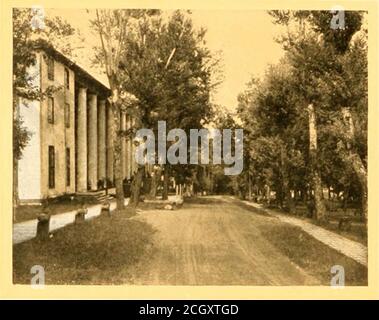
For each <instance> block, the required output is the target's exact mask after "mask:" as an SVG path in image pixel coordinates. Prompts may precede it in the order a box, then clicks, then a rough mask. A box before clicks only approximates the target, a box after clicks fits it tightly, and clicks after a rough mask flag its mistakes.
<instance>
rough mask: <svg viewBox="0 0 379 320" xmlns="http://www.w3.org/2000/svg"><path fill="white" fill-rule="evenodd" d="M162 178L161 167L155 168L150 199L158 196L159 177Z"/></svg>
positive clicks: (152, 175)
mask: <svg viewBox="0 0 379 320" xmlns="http://www.w3.org/2000/svg"><path fill="white" fill-rule="evenodd" d="M160 178H161V168H160V167H158V168H154V169H153V172H152V173H151V185H150V192H149V195H148V196H149V199H152V200H153V199H155V198H156V197H157V189H158V184H159V179H160Z"/></svg>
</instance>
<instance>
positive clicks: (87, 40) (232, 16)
mask: <svg viewBox="0 0 379 320" xmlns="http://www.w3.org/2000/svg"><path fill="white" fill-rule="evenodd" d="M46 15H48V16H54V15H56V16H60V17H62V18H63V19H65V20H67V21H68V22H69V23H70V24H71V25H72V26H73V27H74V28H76V29H79V30H80V33H81V34H82V35H83V36H84V42H83V43H81V44H80V45H81V46H82V47H83V48H84V49H83V48H82V51H83V50H84V52H85V54H84V55H83V54H82V56H83V57H86V58H88V57H89V55H90V52H91V48H92V47H93V46H94V45H99V39H98V37H97V36H96V35H95V34H93V33H92V31H91V28H90V24H89V20H90V19H91V18H93V17H94V15H93V12H92V13H91V12H87V11H86V10H78V9H75V10H70V9H63V10H62V9H59V10H57V9H47V10H46ZM192 19H193V22H194V26H195V27H196V28H200V27H204V28H206V29H207V34H206V41H207V46H208V48H209V49H210V50H211V51H212V52H214V53H216V54H218V53H219V52H221V53H220V54H221V58H222V60H221V70H222V73H223V82H222V84H221V85H220V86H219V87H218V89H217V91H216V92H215V93H214V94H213V102H214V103H217V104H219V105H221V106H225V107H226V108H227V109H229V110H230V111H233V110H234V109H235V108H236V106H237V96H238V94H239V93H240V92H242V91H243V90H244V88H245V85H246V83H247V82H248V81H249V80H250V78H251V76H253V75H254V76H260V75H262V74H263V73H264V71H265V69H266V68H267V66H268V65H269V64H270V63H277V62H278V61H279V59H280V57H281V56H282V55H283V50H282V49H281V47H280V45H279V44H278V43H276V42H275V37H276V36H277V35H278V34H279V33H280V32H281V29H280V28H281V27H279V26H276V25H274V24H273V23H272V21H271V17H270V16H269V15H268V14H267V12H265V11H260V10H249V11H242V10H193V11H192ZM88 53H89V54H88ZM79 60H80V61H79ZM79 60H78V62H79V64H80V65H82V66H84V67H87V68H90V64H89V62H88V61H84V60H85V59H84V60H83V59H79Z"/></svg>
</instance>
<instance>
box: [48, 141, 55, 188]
mask: <svg viewBox="0 0 379 320" xmlns="http://www.w3.org/2000/svg"><path fill="white" fill-rule="evenodd" d="M49 188H50V189H54V188H55V150H54V147H53V146H49Z"/></svg>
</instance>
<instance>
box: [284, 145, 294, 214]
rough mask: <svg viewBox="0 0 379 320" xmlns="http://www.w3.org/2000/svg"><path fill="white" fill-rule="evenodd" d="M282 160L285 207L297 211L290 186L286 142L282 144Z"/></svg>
mask: <svg viewBox="0 0 379 320" xmlns="http://www.w3.org/2000/svg"><path fill="white" fill-rule="evenodd" d="M280 162H281V175H282V192H283V195H284V201H285V205H284V207H285V209H286V210H288V212H289V213H295V211H296V209H295V202H294V201H293V199H292V194H291V190H290V188H289V177H288V168H287V155H286V150H285V145H284V143H282V144H281V146H280Z"/></svg>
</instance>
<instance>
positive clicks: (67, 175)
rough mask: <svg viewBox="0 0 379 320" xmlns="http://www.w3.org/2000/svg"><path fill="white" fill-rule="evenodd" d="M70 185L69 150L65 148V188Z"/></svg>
mask: <svg viewBox="0 0 379 320" xmlns="http://www.w3.org/2000/svg"><path fill="white" fill-rule="evenodd" d="M70 184H71V167H70V148H66V186H67V187H69V186H70Z"/></svg>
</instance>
